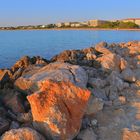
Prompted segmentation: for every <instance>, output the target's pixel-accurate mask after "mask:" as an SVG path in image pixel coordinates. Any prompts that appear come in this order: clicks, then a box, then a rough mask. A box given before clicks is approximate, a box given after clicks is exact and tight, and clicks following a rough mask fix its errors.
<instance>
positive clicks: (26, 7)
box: [0, 0, 140, 26]
mask: <svg viewBox="0 0 140 140" xmlns="http://www.w3.org/2000/svg"><path fill="white" fill-rule="evenodd" d="M129 17H132V18H133V17H134V18H140V0H0V26H10V25H11V26H17V25H38V24H48V23H56V22H63V21H86V20H89V19H123V18H129Z"/></svg>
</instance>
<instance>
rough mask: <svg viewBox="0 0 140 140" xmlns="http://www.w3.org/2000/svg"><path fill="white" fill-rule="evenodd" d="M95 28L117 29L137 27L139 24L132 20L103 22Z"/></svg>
mask: <svg viewBox="0 0 140 140" xmlns="http://www.w3.org/2000/svg"><path fill="white" fill-rule="evenodd" d="M97 28H111V29H114V28H118V29H133V28H134V29H136V28H139V26H138V25H137V24H135V23H133V22H120V21H116V22H106V23H103V24H102V25H100V26H98V27H97Z"/></svg>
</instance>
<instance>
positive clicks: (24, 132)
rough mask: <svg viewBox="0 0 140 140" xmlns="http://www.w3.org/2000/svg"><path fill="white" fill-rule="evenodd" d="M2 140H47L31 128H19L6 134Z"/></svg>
mask: <svg viewBox="0 0 140 140" xmlns="http://www.w3.org/2000/svg"><path fill="white" fill-rule="evenodd" d="M1 140H45V138H44V137H43V136H42V135H41V134H39V133H38V132H37V131H35V130H33V129H31V128H19V129H12V130H10V131H7V132H5V133H4V134H3V135H2V137H1Z"/></svg>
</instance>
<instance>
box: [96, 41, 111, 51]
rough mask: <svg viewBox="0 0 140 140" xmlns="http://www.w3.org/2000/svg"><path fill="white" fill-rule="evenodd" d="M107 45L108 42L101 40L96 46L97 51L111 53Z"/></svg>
mask: <svg viewBox="0 0 140 140" xmlns="http://www.w3.org/2000/svg"><path fill="white" fill-rule="evenodd" d="M106 46H107V43H106V42H100V43H98V44H97V45H96V46H95V50H96V51H97V52H100V53H103V54H109V53H111V51H110V50H108V49H107V48H106Z"/></svg>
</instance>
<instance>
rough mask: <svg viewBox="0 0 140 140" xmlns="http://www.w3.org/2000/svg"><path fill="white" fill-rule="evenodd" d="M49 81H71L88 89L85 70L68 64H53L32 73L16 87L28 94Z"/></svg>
mask: <svg viewBox="0 0 140 140" xmlns="http://www.w3.org/2000/svg"><path fill="white" fill-rule="evenodd" d="M47 79H52V80H55V81H66V82H67V81H71V82H72V83H74V84H75V85H77V86H79V87H86V85H87V80H88V77H87V73H86V72H85V70H84V69H83V68H81V67H80V66H77V65H71V64H68V63H60V62H56V63H51V64H49V65H47V66H45V67H43V68H41V69H39V70H38V71H36V70H35V71H34V70H33V71H30V72H27V73H26V74H24V75H23V76H22V77H20V78H19V79H17V80H16V82H15V86H16V87H17V88H18V89H20V90H21V91H24V92H26V93H32V92H35V91H37V90H38V89H39V87H40V84H41V83H43V81H45V80H47Z"/></svg>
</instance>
